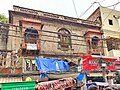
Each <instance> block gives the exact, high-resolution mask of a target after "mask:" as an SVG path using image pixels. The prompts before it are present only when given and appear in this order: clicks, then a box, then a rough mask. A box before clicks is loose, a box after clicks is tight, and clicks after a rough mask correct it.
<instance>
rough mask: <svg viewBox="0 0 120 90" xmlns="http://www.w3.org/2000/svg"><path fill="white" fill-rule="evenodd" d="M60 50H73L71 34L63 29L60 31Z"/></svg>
mask: <svg viewBox="0 0 120 90" xmlns="http://www.w3.org/2000/svg"><path fill="white" fill-rule="evenodd" d="M58 33H59V34H58V48H61V49H63V50H66V49H69V48H72V46H71V34H70V32H69V31H68V30H67V29H65V28H62V29H60V30H59V31H58Z"/></svg>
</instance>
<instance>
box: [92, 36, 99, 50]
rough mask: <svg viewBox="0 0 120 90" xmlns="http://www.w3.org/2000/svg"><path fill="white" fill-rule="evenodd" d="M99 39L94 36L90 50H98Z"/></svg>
mask: <svg viewBox="0 0 120 90" xmlns="http://www.w3.org/2000/svg"><path fill="white" fill-rule="evenodd" d="M99 40H100V39H99V38H98V37H97V36H94V37H93V38H92V42H91V43H92V48H93V49H96V48H98V42H99Z"/></svg>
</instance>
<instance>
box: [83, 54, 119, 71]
mask: <svg viewBox="0 0 120 90" xmlns="http://www.w3.org/2000/svg"><path fill="white" fill-rule="evenodd" d="M99 60H100V56H99V57H98V56H82V61H83V64H82V65H83V70H84V71H101V70H102V69H101V65H100V63H99V62H100V61H99ZM103 60H104V62H105V64H106V65H107V66H106V70H110V71H115V70H116V67H115V61H116V60H117V59H116V58H111V57H103Z"/></svg>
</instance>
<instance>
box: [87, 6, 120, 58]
mask: <svg viewBox="0 0 120 90" xmlns="http://www.w3.org/2000/svg"><path fill="white" fill-rule="evenodd" d="M88 20H90V21H98V22H99V23H101V30H102V32H103V33H104V34H103V38H104V39H106V40H104V52H105V56H111V57H115V58H119V57H120V11H117V10H114V9H110V8H107V7H99V8H97V9H96V10H95V11H94V12H93V13H92V14H91V15H90V16H89V17H88Z"/></svg>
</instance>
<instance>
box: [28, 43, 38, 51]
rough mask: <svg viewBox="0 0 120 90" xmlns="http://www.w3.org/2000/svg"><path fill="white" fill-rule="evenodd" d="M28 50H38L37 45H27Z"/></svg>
mask: <svg viewBox="0 0 120 90" xmlns="http://www.w3.org/2000/svg"><path fill="white" fill-rule="evenodd" d="M27 50H37V44H27Z"/></svg>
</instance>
